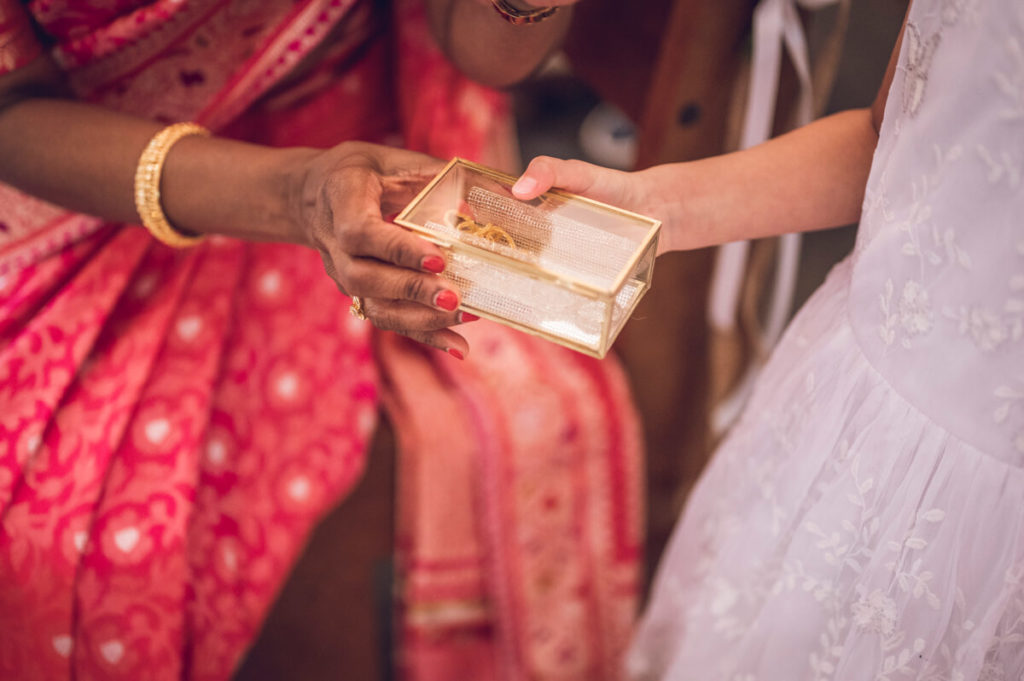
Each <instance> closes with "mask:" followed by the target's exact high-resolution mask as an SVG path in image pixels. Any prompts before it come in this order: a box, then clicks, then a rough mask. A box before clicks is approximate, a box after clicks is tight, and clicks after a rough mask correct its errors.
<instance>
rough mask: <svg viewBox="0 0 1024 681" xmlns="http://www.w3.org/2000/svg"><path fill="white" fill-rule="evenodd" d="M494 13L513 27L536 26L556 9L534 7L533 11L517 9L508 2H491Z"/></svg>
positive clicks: (505, 0)
mask: <svg viewBox="0 0 1024 681" xmlns="http://www.w3.org/2000/svg"><path fill="white" fill-rule="evenodd" d="M491 5H493V6H494V9H495V11H496V12H497V13H498V14H500V15H501V16H502V17H504V19H505V21H507V22H509V23H510V24H513V25H515V26H523V25H526V24H536V23H539V22H541V21H544V20H545V19H548V18H549V17H551V16H553V15H554V14H555V12H557V11H558V7H536V8H534V9H519V8H518V7H515V6H514V5H513V4H512V3H511V2H509V0H491Z"/></svg>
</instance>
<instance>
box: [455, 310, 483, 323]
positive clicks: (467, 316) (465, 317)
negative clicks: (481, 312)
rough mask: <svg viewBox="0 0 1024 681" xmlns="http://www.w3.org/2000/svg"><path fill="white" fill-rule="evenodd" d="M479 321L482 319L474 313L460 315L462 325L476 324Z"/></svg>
mask: <svg viewBox="0 0 1024 681" xmlns="http://www.w3.org/2000/svg"><path fill="white" fill-rule="evenodd" d="M478 319H480V317H478V316H476V315H475V314H473V313H472V312H460V313H459V322H460V323H465V322H475V321H476V320H478Z"/></svg>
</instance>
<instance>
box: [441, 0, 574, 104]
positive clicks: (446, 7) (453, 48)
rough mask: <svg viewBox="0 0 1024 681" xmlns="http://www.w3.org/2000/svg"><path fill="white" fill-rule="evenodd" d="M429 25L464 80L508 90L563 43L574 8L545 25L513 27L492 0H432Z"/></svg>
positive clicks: (560, 12)
mask: <svg viewBox="0 0 1024 681" xmlns="http://www.w3.org/2000/svg"><path fill="white" fill-rule="evenodd" d="M430 14H431V26H432V28H433V30H434V33H435V35H436V36H437V39H438V41H439V42H440V44H441V46H442V48H443V49H444V51H445V52H446V54H447V55H448V57H449V59H451V60H452V62H453V63H454V64H455V65H456V66H458V67H459V69H460V70H461V71H462V72H463V73H465V74H466V75H467V76H469V77H470V78H472V79H473V80H476V81H478V82H480V83H483V84H485V85H490V86H492V87H506V86H509V85H512V84H514V83H517V82H519V81H521V80H523V79H524V78H526V77H528V76H529V75H530V74H532V73H533V72H534V71H535V70H536V69H537V68H538V67H539V66H540V65H541V64H542V63H543V62H544V60H545V59H546V58H547V57H548V55H550V54H551V53H552V51H554V50H555V49H556V48H557V47H558V46H559V45H560V44H561V42H562V39H563V38H564V37H565V33H566V31H567V30H568V28H569V22H570V20H571V17H572V7H571V6H562V7H559V10H558V12H556V13H555V14H554V15H553V16H551V17H549V18H548V19H545V20H544V21H542V22H540V23H536V24H531V25H528V26H514V25H512V24H510V23H508V22H507V21H505V20H504V19H502V18H501V16H500V15H499V14H498V13H497V12H495V11H494V8H493V7H492V6H491V4H490V0H432V1H431V2H430Z"/></svg>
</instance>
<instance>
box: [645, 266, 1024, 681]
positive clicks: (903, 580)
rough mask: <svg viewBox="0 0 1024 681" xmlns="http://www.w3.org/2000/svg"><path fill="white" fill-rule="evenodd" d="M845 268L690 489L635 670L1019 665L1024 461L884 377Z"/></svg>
mask: <svg viewBox="0 0 1024 681" xmlns="http://www.w3.org/2000/svg"><path fill="white" fill-rule="evenodd" d="M849 278H850V264H849V262H845V263H843V264H841V265H839V266H838V267H837V268H836V269H835V270H834V271H833V272H832V274H831V275H830V277H829V279H828V281H827V282H826V283H825V284H824V285H823V286H822V287H821V289H819V290H818V292H817V293H816V294H815V295H814V296H813V298H812V299H811V301H809V302H808V304H807V305H806V306H805V307H804V309H803V310H802V311H801V313H800V314H799V315H798V317H797V319H796V320H795V321H794V323H793V325H792V326H791V328H790V329H789V330H788V331H787V334H786V337H785V338H784V340H783V343H782V344H781V345H780V346H779V348H778V349H777V351H776V352H775V354H774V356H773V357H772V359H771V361H770V362H769V365H768V367H767V368H766V370H765V373H764V375H763V377H762V379H761V381H760V383H759V386H758V389H757V392H756V394H755V395H754V397H753V399H752V402H751V404H750V406H749V407H748V409H747V411H746V414H745V416H744V418H743V420H742V421H741V423H740V424H739V425H738V426H737V427H736V428H735V429H734V431H733V432H732V434H731V435H730V437H729V438H728V440H727V441H726V442H725V443H724V444H723V446H722V447H721V448H720V450H719V451H718V453H717V454H716V456H715V457H714V459H713V461H712V463H711V464H710V466H709V469H708V470H707V472H706V473H705V475H704V478H703V479H702V481H701V483H700V484H699V486H698V487H697V489H696V490H695V492H694V494H693V496H692V497H691V499H690V502H689V504H688V507H687V509H686V511H685V513H684V514H683V517H682V519H681V521H680V524H679V526H678V527H677V529H676V532H675V536H674V538H673V540H672V542H671V544H670V546H669V548H668V549H667V551H666V554H665V556H664V558H663V560H662V564H661V566H660V570H659V575H658V578H657V581H656V584H655V587H654V591H653V594H652V596H651V601H650V604H649V606H648V610H647V612H646V614H645V616H644V619H643V621H642V623H641V626H640V629H639V631H638V633H637V636H636V639H635V641H634V643H633V646H632V649H631V651H630V655H629V659H628V668H629V671H630V674H631V676H632V677H633V678H635V679H643V680H647V679H668V680H672V681H682V680H684V679H685V680H689V679H694V680H700V681H716V680H722V681H800V680H804V679H807V680H810V679H815V680H817V679H835V680H837V681H862V680H863V681H867V680H871V681H878V680H881V681H888V680H892V681H896V680H897V679H900V680H902V679H929V680H935V681H938V680H940V679H941V680H944V681H947V680H948V681H958V680H973V679H984V680H985V681H995V680H1000V681H1003V680H1005V681H1010V680H1014V681H1016V680H1018V679H1022V678H1024V469H1021V468H1019V467H1015V466H1013V465H1011V464H1009V463H1006V462H1003V461H1000V460H998V459H996V458H993V457H991V456H989V455H987V454H986V453H984V452H981V451H978V450H977V449H975V448H974V447H972V446H971V445H969V444H967V443H964V442H962V441H960V440H958V439H956V438H955V437H953V436H951V435H950V434H949V433H948V432H946V431H945V430H944V429H943V428H941V427H939V426H938V425H936V424H935V423H934V422H932V421H931V420H929V419H928V418H927V417H926V416H925V415H923V414H922V413H920V412H919V411H918V410H916V409H915V407H914V405H912V404H909V403H908V402H907V401H905V400H904V399H903V398H902V397H901V396H900V395H899V394H897V393H896V392H895V391H894V390H893V389H892V388H891V387H890V385H889V384H888V383H887V382H886V380H885V377H884V376H881V375H880V374H878V373H877V372H876V370H875V369H874V368H873V367H872V366H871V364H870V363H869V362H868V360H867V358H866V357H865V356H864V354H863V353H862V352H861V351H860V347H859V345H858V342H857V340H856V338H855V335H854V332H853V329H852V328H851V326H850V324H849V321H848V317H847V292H848V285H849ZM949 389H950V390H955V386H950V387H949Z"/></svg>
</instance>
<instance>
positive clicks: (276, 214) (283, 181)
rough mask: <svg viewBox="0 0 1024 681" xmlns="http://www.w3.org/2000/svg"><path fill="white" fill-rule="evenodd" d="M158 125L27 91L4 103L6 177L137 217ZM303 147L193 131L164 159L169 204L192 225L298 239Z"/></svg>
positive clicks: (125, 218)
mask: <svg viewBox="0 0 1024 681" xmlns="http://www.w3.org/2000/svg"><path fill="white" fill-rule="evenodd" d="M161 127H162V126H161V125H160V124H159V123H154V122H152V121H147V120H144V119H141V118H135V117H132V116H126V115H123V114H119V113H115V112H111V111H107V110H104V109H101V108H99V107H95V106H91V105H89V104H82V103H78V102H74V101H69V100H61V99H42V98H28V99H23V100H21V101H19V102H17V103H14V104H12V105H9V106H7V107H5V108H3V109H0V181H3V182H6V183H8V184H11V185H12V186H15V187H17V188H19V189H21V190H23V191H25V192H27V193H29V194H32V195H34V196H38V197H40V198H43V199H46V200H48V201H51V202H53V203H56V204H58V205H61V206H64V207H67V208H70V209H73V210H76V211H81V212H85V213H89V214H91V215H96V216H99V217H102V218H105V219H108V220H112V221H118V222H129V223H138V222H139V216H138V214H137V213H136V210H135V202H134V181H135V169H136V166H137V164H138V160H139V156H140V154H141V153H142V150H143V149H144V148H145V146H146V144H147V143H148V141H149V140H150V139H151V138H152V136H153V135H154V134H155V133H156V132H157V131H159V130H160V129H161ZM305 153H308V152H305V151H304V150H275V149H269V148H263V147H258V146H255V145H250V144H244V143H241V142H235V141H230V140H224V139H210V138H200V137H186V138H184V139H182V140H180V141H179V142H178V143H177V144H175V145H174V146H173V147H172V148H171V151H170V153H169V154H168V156H167V159H166V162H165V165H164V172H163V181H162V182H161V193H162V197H161V198H162V201H161V203H162V205H163V208H164V211H165V213H166V214H167V216H168V218H169V220H170V221H171V224H173V225H174V226H175V227H177V228H179V229H182V230H186V231H189V232H194V233H200V234H206V233H221V234H229V235H233V236H239V237H244V238H249V239H258V240H277V241H298V240H299V239H300V237H299V234H298V231H297V230H296V229H295V225H294V224H292V221H291V220H290V219H289V216H290V215H291V214H293V212H291V211H290V207H289V202H290V201H291V200H292V197H291V194H292V190H291V187H292V186H293V185H294V181H293V180H292V179H291V178H289V177H288V169H289V168H291V167H293V165H294V164H293V162H292V161H291V159H292V158H294V159H296V160H298V157H300V156H301V155H303V154H305Z"/></svg>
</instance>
